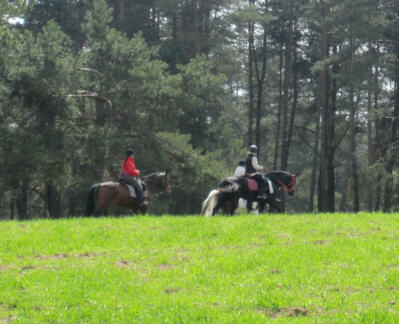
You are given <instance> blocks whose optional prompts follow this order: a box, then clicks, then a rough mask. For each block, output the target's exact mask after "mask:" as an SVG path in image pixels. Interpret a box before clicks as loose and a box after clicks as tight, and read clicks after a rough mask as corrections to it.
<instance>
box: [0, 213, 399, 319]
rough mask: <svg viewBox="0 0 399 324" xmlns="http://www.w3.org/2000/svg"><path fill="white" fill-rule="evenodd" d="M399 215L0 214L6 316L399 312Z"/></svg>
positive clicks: (0, 280)
mask: <svg viewBox="0 0 399 324" xmlns="http://www.w3.org/2000/svg"><path fill="white" fill-rule="evenodd" d="M398 252H399V214H366V213H362V214H357V215H354V214H322V215H262V216H253V215H250V216H236V217H213V218H203V217H200V216H198V217H196V216H192V217H173V216H164V217H154V216H152V217H151V216H147V217H132V218H130V217H124V218H79V219H65V220H38V221H30V222H0V323H2V322H13V323H14V322H15V323H56V322H60V323H203V322H210V323H265V322H277V323H280V322H281V323H286V322H289V323H291V322H294V323H296V322H298V323H373V322H375V323H395V322H399V253H398Z"/></svg>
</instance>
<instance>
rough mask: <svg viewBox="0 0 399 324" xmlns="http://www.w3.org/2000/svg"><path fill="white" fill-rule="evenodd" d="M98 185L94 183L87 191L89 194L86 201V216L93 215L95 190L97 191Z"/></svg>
mask: <svg viewBox="0 0 399 324" xmlns="http://www.w3.org/2000/svg"><path fill="white" fill-rule="evenodd" d="M97 188H98V185H94V186H92V187H91V189H90V191H89V196H88V197H87V202H86V212H85V215H86V216H90V215H93V214H94V212H95V211H96V191H97Z"/></svg>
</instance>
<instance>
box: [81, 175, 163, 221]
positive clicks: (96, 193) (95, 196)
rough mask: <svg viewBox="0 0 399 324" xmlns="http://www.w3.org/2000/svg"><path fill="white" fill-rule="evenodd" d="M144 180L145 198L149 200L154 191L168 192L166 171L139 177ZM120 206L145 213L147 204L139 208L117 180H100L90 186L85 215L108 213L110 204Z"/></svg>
mask: <svg viewBox="0 0 399 324" xmlns="http://www.w3.org/2000/svg"><path fill="white" fill-rule="evenodd" d="M141 181H142V182H144V184H145V187H146V190H147V197H146V198H145V200H146V201H147V202H150V201H151V199H152V196H153V194H154V193H157V192H161V191H163V192H168V193H169V192H170V187H169V179H168V171H166V172H158V173H152V174H150V175H147V176H145V177H144V178H142V179H141ZM112 203H114V204H116V205H118V206H120V207H124V208H130V209H131V210H132V211H133V213H134V214H139V212H141V213H142V214H145V213H146V211H147V205H145V206H143V207H141V208H139V206H138V204H137V202H136V198H132V197H130V196H129V189H128V188H127V187H126V186H124V185H121V184H120V183H118V182H112V181H108V182H102V183H98V184H95V185H93V186H92V187H91V189H90V192H89V196H88V198H87V205H86V215H87V216H90V215H93V214H95V215H99V214H101V213H102V214H104V215H108V207H109V206H110V205H111V204H112Z"/></svg>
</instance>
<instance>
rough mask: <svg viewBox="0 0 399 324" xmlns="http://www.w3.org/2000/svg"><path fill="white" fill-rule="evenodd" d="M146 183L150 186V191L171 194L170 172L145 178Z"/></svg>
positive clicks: (153, 174) (158, 173)
mask: <svg viewBox="0 0 399 324" xmlns="http://www.w3.org/2000/svg"><path fill="white" fill-rule="evenodd" d="M144 182H145V183H146V184H147V185H148V187H149V189H150V191H153V192H159V191H163V192H166V193H170V185H169V177H168V171H165V172H157V173H152V174H150V175H148V176H146V177H144Z"/></svg>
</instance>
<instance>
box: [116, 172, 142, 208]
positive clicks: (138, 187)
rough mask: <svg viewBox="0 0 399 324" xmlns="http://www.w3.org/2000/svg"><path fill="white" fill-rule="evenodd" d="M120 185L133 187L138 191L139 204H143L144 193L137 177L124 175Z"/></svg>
mask: <svg viewBox="0 0 399 324" xmlns="http://www.w3.org/2000/svg"><path fill="white" fill-rule="evenodd" d="M120 183H121V184H128V185H131V186H133V188H134V190H135V191H136V196H137V197H136V198H137V202H138V203H139V204H141V203H142V202H143V192H142V191H141V185H140V183H139V181H138V180H137V179H136V178H135V177H132V176H128V175H123V176H122V177H121V180H120Z"/></svg>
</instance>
